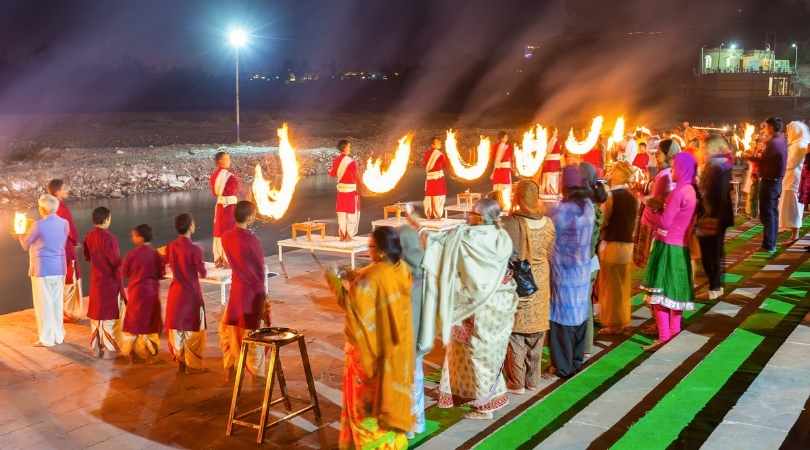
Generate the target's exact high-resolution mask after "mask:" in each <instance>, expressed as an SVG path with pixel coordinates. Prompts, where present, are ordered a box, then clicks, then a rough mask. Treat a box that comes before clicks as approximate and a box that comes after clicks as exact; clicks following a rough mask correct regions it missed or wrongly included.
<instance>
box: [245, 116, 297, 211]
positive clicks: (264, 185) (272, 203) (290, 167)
mask: <svg viewBox="0 0 810 450" xmlns="http://www.w3.org/2000/svg"><path fill="white" fill-rule="evenodd" d="M278 139H279V144H278V157H279V159H280V160H281V189H279V190H276V189H273V188H271V187H270V182H269V181H265V179H264V176H263V174H262V165H261V164H256V174H255V177H254V178H253V185H252V191H253V198H254V199H255V201H256V207H257V208H258V210H259V214H261V215H262V216H266V217H271V218H273V219H280V218H281V217H282V216H284V213H286V212H287V208H289V206H290V201H291V200H292V197H293V193H294V192H295V186H296V185H297V184H298V160H297V159H296V157H295V149H293V148H292V145H290V139H289V136H288V134H287V124H286V123H285V124H284V125H282V127H281V128H279V129H278Z"/></svg>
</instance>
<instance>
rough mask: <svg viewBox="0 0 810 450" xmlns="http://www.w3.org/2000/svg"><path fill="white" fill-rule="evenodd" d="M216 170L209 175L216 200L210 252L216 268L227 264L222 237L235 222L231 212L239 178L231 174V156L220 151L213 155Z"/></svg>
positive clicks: (237, 192)
mask: <svg viewBox="0 0 810 450" xmlns="http://www.w3.org/2000/svg"><path fill="white" fill-rule="evenodd" d="M214 161H215V162H216V165H217V168H216V170H214V173H212V174H211V181H210V182H211V193H212V194H213V195H214V197H215V198H216V200H217V204H216V207H215V209H214V233H213V234H214V240H213V243H212V250H213V252H214V263H215V264H216V265H217V266H218V267H225V266H226V265H227V264H228V261H227V259H226V258H225V253H224V252H223V251H222V235H223V234H225V232H226V231H228V230H231V229H233V227H234V226H236V222H234V220H233V210H234V208H235V206H236V202H237V201H238V197H237V195H238V194H239V178H238V177H237V176H236V175H234V174H233V172H231V170H230V169H231V155H229V154H228V152H224V151H220V152H217V154H216V155H214Z"/></svg>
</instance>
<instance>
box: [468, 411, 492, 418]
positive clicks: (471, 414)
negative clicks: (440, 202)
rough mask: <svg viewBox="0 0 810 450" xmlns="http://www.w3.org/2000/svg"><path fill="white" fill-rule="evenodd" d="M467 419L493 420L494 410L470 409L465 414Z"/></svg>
mask: <svg viewBox="0 0 810 450" xmlns="http://www.w3.org/2000/svg"><path fill="white" fill-rule="evenodd" d="M464 418H465V419H473V420H492V412H478V411H470V412H468V413H465V414H464Z"/></svg>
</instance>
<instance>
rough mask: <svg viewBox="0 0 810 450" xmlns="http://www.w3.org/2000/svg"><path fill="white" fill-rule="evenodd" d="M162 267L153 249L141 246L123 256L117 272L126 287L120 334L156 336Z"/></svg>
mask: <svg viewBox="0 0 810 450" xmlns="http://www.w3.org/2000/svg"><path fill="white" fill-rule="evenodd" d="M164 271H165V265H164V264H163V260H162V259H161V257H160V255H159V254H158V252H157V251H155V249H153V248H152V246H150V245H141V246H138V247H136V248H135V249H133V250H132V251H131V252H129V253H127V257H126V258H124V265H123V266H122V267H121V272H122V274H123V276H124V278H126V279H127V280H128V281H129V283H128V284H127V312H126V314H125V315H124V327H123V329H124V331H126V332H127V333H131V334H150V333H159V332H160V324H161V319H160V284H159V282H160V280H161V279H162V278H163V275H164Z"/></svg>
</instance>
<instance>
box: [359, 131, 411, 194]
mask: <svg viewBox="0 0 810 450" xmlns="http://www.w3.org/2000/svg"><path fill="white" fill-rule="evenodd" d="M411 140H413V135H412V134H408V135H406V136H403V137H402V139H400V140H399V144H398V146H397V151H396V153H394V159H393V160H391V164H389V165H388V169H387V170H385V171H383V170H382V159H380V158H377V160H376V161H372V160H371V158H369V159H368V161H367V162H366V170H365V172H363V184H364V185H365V186H366V187H367V188H368V189H369V190H370V191H371V192H375V193H377V194H382V193H385V192H388V191H390V190H391V189H394V188H395V187H396V186H397V183H399V180H400V179H402V176H403V175H405V171H406V170H408V160H409V159H410V157H411Z"/></svg>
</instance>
